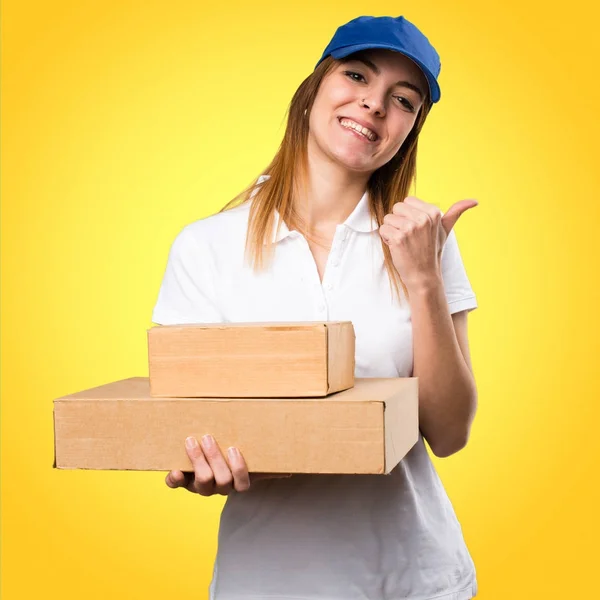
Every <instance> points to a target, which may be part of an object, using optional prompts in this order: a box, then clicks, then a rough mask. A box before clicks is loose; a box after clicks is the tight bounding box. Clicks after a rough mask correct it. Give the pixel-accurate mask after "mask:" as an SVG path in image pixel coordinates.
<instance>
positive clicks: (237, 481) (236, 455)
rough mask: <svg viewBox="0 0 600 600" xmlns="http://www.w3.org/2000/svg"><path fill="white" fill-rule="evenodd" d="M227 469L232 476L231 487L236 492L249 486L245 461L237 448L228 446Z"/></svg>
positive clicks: (242, 490) (243, 490)
mask: <svg viewBox="0 0 600 600" xmlns="http://www.w3.org/2000/svg"><path fill="white" fill-rule="evenodd" d="M227 457H228V458H229V469H230V470H231V474H232V476H233V489H234V490H236V491H237V492H245V491H246V490H248V488H249V487H250V475H249V473H248V466H247V465H246V461H245V460H244V457H243V456H242V453H241V452H240V451H239V448H235V447H232V448H228V449H227Z"/></svg>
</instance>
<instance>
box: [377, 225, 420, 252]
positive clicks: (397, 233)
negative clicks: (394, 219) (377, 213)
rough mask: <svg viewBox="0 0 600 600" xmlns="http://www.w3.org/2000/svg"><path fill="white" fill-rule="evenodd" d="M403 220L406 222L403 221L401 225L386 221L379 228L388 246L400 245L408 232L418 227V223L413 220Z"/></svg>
mask: <svg viewBox="0 0 600 600" xmlns="http://www.w3.org/2000/svg"><path fill="white" fill-rule="evenodd" d="M403 221H404V222H403V223H401V224H400V226H399V227H397V226H396V225H390V224H388V223H384V224H383V225H382V226H381V227H380V228H379V235H380V236H381V239H382V240H383V241H384V242H385V243H386V244H387V245H388V246H396V245H399V244H400V243H401V242H402V240H403V239H404V238H405V234H406V232H408V231H410V230H411V229H414V228H415V227H416V224H415V223H414V222H413V221H407V220H406V219H404V220H403Z"/></svg>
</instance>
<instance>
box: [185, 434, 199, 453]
mask: <svg viewBox="0 0 600 600" xmlns="http://www.w3.org/2000/svg"><path fill="white" fill-rule="evenodd" d="M185 447H186V448H187V449H188V450H193V449H194V448H197V447H198V441H197V440H196V438H195V437H188V438H185Z"/></svg>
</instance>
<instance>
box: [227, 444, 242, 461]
mask: <svg viewBox="0 0 600 600" xmlns="http://www.w3.org/2000/svg"><path fill="white" fill-rule="evenodd" d="M227 455H228V456H229V459H230V460H235V459H236V458H239V457H240V451H239V450H238V449H237V448H233V447H232V448H227Z"/></svg>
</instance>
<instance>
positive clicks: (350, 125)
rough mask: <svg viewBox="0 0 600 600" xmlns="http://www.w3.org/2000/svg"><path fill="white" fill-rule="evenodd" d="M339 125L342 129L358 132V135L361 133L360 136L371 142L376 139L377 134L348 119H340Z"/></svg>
mask: <svg viewBox="0 0 600 600" xmlns="http://www.w3.org/2000/svg"><path fill="white" fill-rule="evenodd" d="M340 123H341V125H342V126H343V127H346V128H347V129H354V131H358V133H362V135H364V136H365V137H366V138H368V139H369V140H371V141H372V142H374V141H375V140H376V139H377V134H375V133H374V132H372V131H371V130H370V129H367V128H366V127H362V126H361V125H359V124H358V123H355V122H354V121H351V120H350V119H341V120H340Z"/></svg>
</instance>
